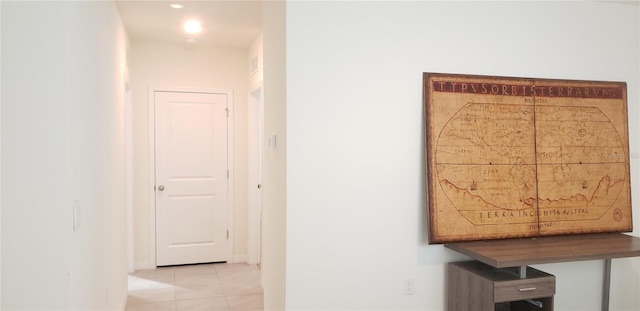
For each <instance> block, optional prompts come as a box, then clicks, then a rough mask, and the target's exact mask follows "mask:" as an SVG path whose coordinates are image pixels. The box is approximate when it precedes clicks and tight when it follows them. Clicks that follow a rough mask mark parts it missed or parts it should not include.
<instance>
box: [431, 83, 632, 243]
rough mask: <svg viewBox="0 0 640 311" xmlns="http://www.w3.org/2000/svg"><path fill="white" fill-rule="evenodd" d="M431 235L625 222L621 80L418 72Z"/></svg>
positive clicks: (516, 232) (532, 233) (568, 230)
mask: <svg viewBox="0 0 640 311" xmlns="http://www.w3.org/2000/svg"><path fill="white" fill-rule="evenodd" d="M423 92H424V93H423V100H424V112H425V152H426V155H425V156H426V176H427V193H428V196H427V201H428V202H427V203H428V209H429V211H428V212H429V217H428V222H429V223H428V226H429V243H430V244H433V243H445V242H453V241H470V240H488V239H502V238H517V237H536V236H550V235H566V234H582V233H595V232H628V231H632V229H633V221H632V214H631V211H632V208H631V187H630V172H629V135H628V120H627V86H626V83H624V82H596V81H577V80H555V79H536V78H514V77H491V76H479V75H458V74H443V73H424V74H423Z"/></svg>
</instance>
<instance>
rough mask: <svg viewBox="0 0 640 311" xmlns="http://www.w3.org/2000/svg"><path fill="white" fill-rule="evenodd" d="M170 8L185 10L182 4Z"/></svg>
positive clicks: (172, 5) (175, 4)
mask: <svg viewBox="0 0 640 311" xmlns="http://www.w3.org/2000/svg"><path fill="white" fill-rule="evenodd" d="M169 6H170V7H172V8H174V9H182V8H183V6H182V4H177V3H174V4H171V5H169Z"/></svg>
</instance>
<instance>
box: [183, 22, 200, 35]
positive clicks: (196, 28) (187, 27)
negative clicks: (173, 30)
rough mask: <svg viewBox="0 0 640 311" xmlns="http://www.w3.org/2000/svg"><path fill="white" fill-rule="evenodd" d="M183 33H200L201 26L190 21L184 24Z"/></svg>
mask: <svg viewBox="0 0 640 311" xmlns="http://www.w3.org/2000/svg"><path fill="white" fill-rule="evenodd" d="M184 31H186V32H188V33H200V32H201V31H202V25H200V22H199V21H197V20H195V19H191V20H188V21H187V22H186V23H184Z"/></svg>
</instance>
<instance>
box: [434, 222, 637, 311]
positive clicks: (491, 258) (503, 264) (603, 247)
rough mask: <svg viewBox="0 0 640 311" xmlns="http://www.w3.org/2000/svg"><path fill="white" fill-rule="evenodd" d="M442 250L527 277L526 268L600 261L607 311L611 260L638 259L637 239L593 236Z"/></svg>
mask: <svg viewBox="0 0 640 311" xmlns="http://www.w3.org/2000/svg"><path fill="white" fill-rule="evenodd" d="M445 247H447V248H449V249H452V250H455V251H457V252H459V253H462V254H464V255H467V256H469V257H471V258H473V259H475V260H478V261H480V262H483V263H485V264H487V265H489V266H492V267H495V268H508V267H518V273H519V276H520V278H523V279H524V278H526V277H527V265H534V264H546V263H557V262H570V261H582V260H599V259H604V265H605V269H604V282H603V284H604V285H603V291H602V310H603V311H607V310H609V287H610V281H611V259H613V258H623V257H637V256H640V237H634V236H630V235H626V234H622V233H596V234H581V235H565V236H550V237H537V238H522V239H507V240H484V241H474V242H455V243H448V244H445Z"/></svg>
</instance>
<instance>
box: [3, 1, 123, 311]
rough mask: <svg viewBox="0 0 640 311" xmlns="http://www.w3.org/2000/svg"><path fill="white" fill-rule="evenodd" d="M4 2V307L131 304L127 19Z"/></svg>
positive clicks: (87, 7) (94, 8)
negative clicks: (126, 184) (126, 129)
mask: <svg viewBox="0 0 640 311" xmlns="http://www.w3.org/2000/svg"><path fill="white" fill-rule="evenodd" d="M1 5H2V40H3V41H2V89H3V93H2V182H3V183H2V230H3V232H2V233H3V234H2V310H67V309H68V310H118V309H121V308H122V306H123V305H124V302H125V298H126V290H127V286H126V261H125V259H126V255H125V254H126V245H125V243H126V240H125V227H124V223H125V218H124V217H125V214H124V186H123V184H124V183H123V181H124V178H123V177H124V175H123V174H124V147H123V94H124V79H123V76H124V75H123V73H124V71H125V59H126V55H125V53H126V44H127V43H126V34H125V32H124V28H123V26H122V22H121V20H120V18H119V15H118V13H117V10H116V8H115V6H114V4H113V3H112V2H6V1H3V2H2V4H1ZM74 202H75V203H76V204H77V206H78V207H79V209H80V213H79V227H77V228H76V230H75V231H74V221H73V205H74Z"/></svg>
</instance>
